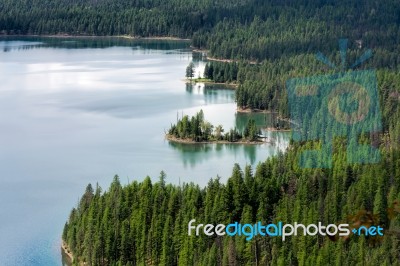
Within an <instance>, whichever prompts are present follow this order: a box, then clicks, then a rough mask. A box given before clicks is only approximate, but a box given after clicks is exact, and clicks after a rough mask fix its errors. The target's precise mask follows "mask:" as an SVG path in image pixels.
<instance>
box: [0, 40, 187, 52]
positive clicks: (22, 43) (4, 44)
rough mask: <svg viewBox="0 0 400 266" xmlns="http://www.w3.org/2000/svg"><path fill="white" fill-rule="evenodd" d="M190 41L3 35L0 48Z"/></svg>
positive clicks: (154, 45) (153, 46)
mask: <svg viewBox="0 0 400 266" xmlns="http://www.w3.org/2000/svg"><path fill="white" fill-rule="evenodd" d="M189 44H190V43H189V42H188V41H181V40H151V39H128V38H121V37H67V38H66V37H36V36H18V37H17V36H2V37H0V49H1V50H3V52H10V51H11V50H30V49H40V48H63V49H85V48H92V49H93V48H109V47H114V46H119V47H132V48H133V49H141V50H163V51H165V50H171V51H172V50H187V51H189V48H190V47H189Z"/></svg>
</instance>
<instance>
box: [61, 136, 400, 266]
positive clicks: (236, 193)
mask: <svg viewBox="0 0 400 266" xmlns="http://www.w3.org/2000/svg"><path fill="white" fill-rule="evenodd" d="M302 149H304V147H299V146H297V145H293V146H292V147H291V148H290V149H289V151H288V152H287V153H285V154H281V155H279V156H277V157H274V158H271V159H268V160H267V161H266V162H263V163H260V164H259V165H258V166H257V168H256V169H255V171H253V169H251V167H250V166H246V167H244V169H243V170H242V169H241V168H240V167H239V165H235V166H234V167H233V171H232V176H231V177H230V178H229V179H228V181H227V182H226V183H225V182H223V183H222V182H220V179H219V178H218V177H217V178H215V179H212V180H210V181H209V183H208V185H207V187H206V188H201V187H199V186H198V185H196V184H193V183H191V184H184V185H182V186H175V185H169V184H167V183H166V181H167V180H168V178H167V177H166V175H165V173H161V174H160V177H159V181H158V182H156V183H153V182H152V181H151V179H150V178H149V177H147V178H146V179H145V180H144V181H143V182H137V181H134V182H132V183H130V184H128V185H125V186H122V185H121V184H120V182H119V179H118V177H115V178H114V181H113V182H112V184H111V187H110V188H109V190H108V191H106V192H104V191H103V190H102V189H101V188H100V187H98V186H96V187H95V188H93V187H92V186H91V185H89V186H88V187H87V188H86V191H85V193H84V194H83V196H82V199H81V200H80V203H79V205H78V206H77V207H76V208H74V209H73V210H72V212H71V214H70V217H69V221H68V223H66V225H65V228H64V232H63V239H64V240H65V241H66V242H67V243H68V245H69V247H70V249H71V250H72V252H73V254H74V255H75V259H76V260H78V259H79V260H80V261H85V262H86V263H87V265H207V266H208V265H321V266H325V265H399V264H400V262H399V256H400V250H399V240H400V216H399V215H398V214H399V211H400V209H399V202H398V200H399V199H400V186H399V184H400V152H399V151H398V150H395V149H392V148H391V147H389V148H384V147H383V151H384V155H383V160H382V161H381V163H379V164H374V165H347V164H346V158H345V157H346V152H345V151H344V149H343V146H342V144H339V143H338V145H337V149H338V152H337V154H336V155H335V158H334V167H333V168H332V169H330V170H321V169H312V170H310V169H308V170H305V169H302V168H298V167H297V163H296V156H297V155H298V153H299V152H300V151H301V150H302ZM191 219H196V221H198V223H200V222H201V223H204V224H206V223H211V224H219V223H225V224H228V223H229V222H234V221H239V222H242V223H254V222H256V221H262V222H263V223H264V224H267V223H269V222H277V221H279V220H282V221H285V222H287V223H293V222H299V223H304V224H309V223H316V222H317V221H321V222H322V223H323V224H328V223H349V224H350V225H351V226H352V227H355V228H357V227H359V226H361V225H367V226H368V225H371V224H380V225H382V226H383V227H384V228H385V236H384V237H364V236H350V237H349V238H328V237H327V236H325V237H323V236H307V237H305V236H297V237H290V238H289V239H287V240H286V241H285V242H282V240H281V238H279V237H262V236H256V237H255V238H254V239H253V240H251V241H246V240H245V236H236V237H227V236H224V237H221V236H212V237H209V236H206V235H202V234H201V235H200V236H188V232H187V230H188V222H189V221H190V220H191Z"/></svg>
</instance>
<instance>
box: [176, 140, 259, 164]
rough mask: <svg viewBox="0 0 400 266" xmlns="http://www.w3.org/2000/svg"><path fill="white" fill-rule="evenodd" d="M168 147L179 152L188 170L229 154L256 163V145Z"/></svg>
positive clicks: (187, 145) (186, 145) (178, 145)
mask: <svg viewBox="0 0 400 266" xmlns="http://www.w3.org/2000/svg"><path fill="white" fill-rule="evenodd" d="M168 145H169V146H170V147H171V148H173V149H174V150H176V151H178V152H179V155H180V158H181V160H182V162H183V165H184V166H185V167H190V168H194V167H195V166H196V165H197V164H201V163H204V162H206V161H208V160H211V159H213V158H217V157H220V156H226V155H227V154H230V155H231V156H232V157H233V158H235V157H238V156H241V154H244V157H245V158H246V160H247V161H248V162H249V163H250V164H252V165H254V164H255V163H256V159H257V149H258V147H257V146H258V145H241V144H204V143H196V144H185V143H176V142H169V144H168ZM261 145H264V144H261ZM230 164H232V163H230Z"/></svg>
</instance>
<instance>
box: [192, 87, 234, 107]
mask: <svg viewBox="0 0 400 266" xmlns="http://www.w3.org/2000/svg"><path fill="white" fill-rule="evenodd" d="M186 92H187V93H188V94H190V95H203V96H204V100H205V101H206V103H232V102H234V101H235V92H234V90H232V89H230V88H229V87H228V86H225V85H221V84H209V83H190V82H186Z"/></svg>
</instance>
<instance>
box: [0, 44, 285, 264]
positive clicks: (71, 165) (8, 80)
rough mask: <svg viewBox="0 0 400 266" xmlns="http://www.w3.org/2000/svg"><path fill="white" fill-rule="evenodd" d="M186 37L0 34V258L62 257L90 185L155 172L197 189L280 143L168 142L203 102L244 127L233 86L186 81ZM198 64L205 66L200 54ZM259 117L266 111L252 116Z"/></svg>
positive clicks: (215, 116) (216, 119)
mask: <svg viewBox="0 0 400 266" xmlns="http://www.w3.org/2000/svg"><path fill="white" fill-rule="evenodd" d="M188 48H189V44H188V43H185V42H174V41H163V42H162V41H145V40H143V41H132V40H123V39H107V38H105V39H52V38H18V39H16V38H14V39H7V38H3V39H0V129H1V131H0V147H1V149H0V170H1V177H0V236H1V237H0V265H61V263H62V262H61V252H60V235H61V232H62V228H63V226H64V223H65V221H66V220H67V218H68V215H69V212H70V210H71V208H72V207H74V206H75V205H76V204H77V202H78V199H79V196H80V195H81V194H82V193H83V191H84V189H85V187H86V185H87V184H88V183H92V184H95V183H96V182H98V183H99V184H100V185H101V186H102V187H103V188H104V189H106V188H108V185H109V184H110V182H111V181H112V178H113V176H114V175H115V174H118V175H119V176H120V179H121V182H123V183H127V182H129V181H132V180H142V179H143V178H144V177H145V176H147V175H149V176H151V177H152V178H153V180H157V177H158V176H159V173H160V171H161V170H164V171H165V172H166V173H167V181H168V182H171V183H174V184H178V183H179V182H181V183H183V182H195V183H198V184H200V185H201V186H204V185H206V184H207V182H208V180H209V179H210V178H212V177H216V176H217V175H219V176H221V178H222V180H226V178H227V177H228V176H229V175H230V173H231V170H232V166H233V164H234V163H235V162H237V163H239V164H240V165H241V166H242V167H244V166H245V165H246V164H252V165H254V166H256V165H257V163H258V162H259V161H263V160H265V159H266V158H267V157H269V156H271V155H273V154H276V153H277V152H278V151H279V150H284V149H285V147H286V146H287V143H288V136H287V134H282V133H280V134H277V133H271V137H273V138H274V139H275V144H274V145H271V144H263V145H258V146H255V145H247V146H246V145H216V144H213V145H183V144H172V143H169V142H167V141H166V140H165V139H164V131H165V130H167V129H168V128H169V126H170V124H171V123H175V122H176V119H177V116H181V115H182V114H189V115H192V114H194V113H196V112H198V111H199V110H200V109H203V111H204V113H205V118H206V119H207V120H209V121H210V122H212V123H213V124H222V125H223V126H224V128H225V130H229V128H231V127H234V126H237V127H239V128H241V127H243V125H244V124H245V123H246V121H247V119H248V118H249V117H250V115H248V114H236V111H235V103H234V91H233V90H230V89H224V88H223V87H222V88H221V87H213V86H206V87H205V86H204V85H200V84H199V85H194V86H189V85H186V84H185V82H184V81H183V80H182V79H183V77H184V74H185V68H186V66H187V65H188V64H189V62H190V61H191V60H192V58H193V55H192V52H191V51H190V50H189V49H188ZM193 59H194V61H195V63H196V66H197V70H196V71H197V72H199V73H201V69H202V67H204V62H203V61H202V60H201V58H199V57H198V56H195V57H194V58H193ZM256 119H257V121H258V123H259V124H260V125H261V124H263V123H264V122H265V121H266V120H268V117H267V116H266V115H264V114H257V115H256Z"/></svg>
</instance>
